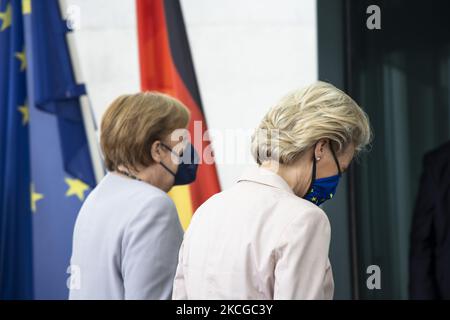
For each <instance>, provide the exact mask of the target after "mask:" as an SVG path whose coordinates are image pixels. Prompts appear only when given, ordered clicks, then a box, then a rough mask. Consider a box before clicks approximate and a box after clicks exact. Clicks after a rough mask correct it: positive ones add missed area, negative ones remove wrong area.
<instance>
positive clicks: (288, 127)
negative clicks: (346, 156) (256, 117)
mask: <svg viewBox="0 0 450 320" xmlns="http://www.w3.org/2000/svg"><path fill="white" fill-rule="evenodd" d="M262 132H263V134H262ZM261 137H263V138H262V139H261ZM371 138H372V131H371V128H370V124H369V119H368V117H367V114H366V113H365V112H364V111H363V110H362V109H361V108H360V107H359V106H358V105H357V104H356V102H355V101H353V99H352V98H350V97H349V96H348V95H347V94H345V93H344V92H342V91H341V90H339V89H337V88H336V87H334V86H333V85H331V84H329V83H326V82H322V81H318V82H316V83H313V84H311V85H309V86H307V87H305V88H303V89H300V90H296V91H293V92H291V93H290V94H288V95H287V96H285V97H284V98H283V99H281V100H280V102H279V103H278V104H277V105H275V106H274V107H273V108H272V109H270V110H269V112H268V113H267V114H266V115H265V117H264V118H263V120H262V121H261V123H260V125H259V127H258V128H257V129H256V132H255V134H254V135H253V136H252V147H251V148H252V154H253V157H254V158H255V160H256V161H257V162H258V163H261V161H262V160H267V159H273V160H277V161H279V162H280V163H282V164H290V163H292V162H294V161H295V160H296V159H298V158H299V157H300V156H301V155H302V154H303V153H304V152H305V151H306V150H308V149H309V148H311V147H313V146H314V145H315V144H316V143H317V142H318V141H319V140H320V139H329V140H330V141H331V143H332V145H333V147H334V148H335V151H336V152H337V153H339V152H341V151H342V150H345V148H346V147H347V146H348V145H349V144H351V143H353V144H354V145H355V149H356V152H357V153H358V152H360V151H361V150H363V149H364V148H365V147H366V146H367V145H369V143H370V141H371Z"/></svg>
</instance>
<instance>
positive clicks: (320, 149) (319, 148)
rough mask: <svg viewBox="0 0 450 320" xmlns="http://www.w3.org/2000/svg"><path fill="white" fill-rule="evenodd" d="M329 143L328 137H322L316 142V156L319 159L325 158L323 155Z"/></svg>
mask: <svg viewBox="0 0 450 320" xmlns="http://www.w3.org/2000/svg"><path fill="white" fill-rule="evenodd" d="M327 144H328V140H327V139H320V140H319V141H318V142H317V143H316V146H315V148H314V157H315V158H316V160H317V161H319V160H320V159H322V158H323V155H324V153H325V147H326V146H327Z"/></svg>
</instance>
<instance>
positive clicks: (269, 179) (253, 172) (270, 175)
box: [237, 167, 294, 194]
mask: <svg viewBox="0 0 450 320" xmlns="http://www.w3.org/2000/svg"><path fill="white" fill-rule="evenodd" d="M241 181H251V182H256V183H260V184H264V185H267V186H270V187H274V188H279V189H282V190H285V191H287V192H290V193H292V194H293V193H294V191H292V189H291V187H289V185H288V184H287V182H286V180H284V179H283V178H282V177H280V176H279V175H278V174H276V173H275V172H273V171H270V170H268V169H264V168H261V167H253V168H250V169H248V170H247V171H245V172H244V174H243V175H242V176H241V177H240V178H239V179H238V181H237V182H238V183H239V182H241Z"/></svg>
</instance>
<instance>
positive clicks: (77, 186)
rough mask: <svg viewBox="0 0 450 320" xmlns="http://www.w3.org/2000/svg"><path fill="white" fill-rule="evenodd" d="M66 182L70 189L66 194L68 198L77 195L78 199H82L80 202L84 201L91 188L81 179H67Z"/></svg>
mask: <svg viewBox="0 0 450 320" xmlns="http://www.w3.org/2000/svg"><path fill="white" fill-rule="evenodd" d="M64 180H65V181H66V183H67V185H68V186H69V189H67V192H66V196H67V197H70V196H73V195H76V196H77V197H78V199H80V201H83V200H84V192H85V191H86V190H88V189H89V186H88V185H87V184H86V183H84V182H83V181H81V180H79V179H71V178H65V179H64Z"/></svg>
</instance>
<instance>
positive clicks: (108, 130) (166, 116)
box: [100, 92, 190, 171]
mask: <svg viewBox="0 0 450 320" xmlns="http://www.w3.org/2000/svg"><path fill="white" fill-rule="evenodd" d="M189 118H190V113H189V110H188V109H187V108H186V107H185V106H184V105H183V104H182V103H181V102H180V101H178V100H176V99H175V98H172V97H170V96H168V95H165V94H162V93H158V92H142V93H136V94H125V95H122V96H120V97H118V98H117V99H116V100H114V101H113V103H112V104H111V105H110V106H109V108H108V109H107V110H106V112H105V114H104V115H103V118H102V123H101V135H100V145H101V148H102V152H103V156H104V159H105V165H106V168H107V169H108V170H109V171H114V170H116V169H117V167H118V166H119V165H123V166H125V167H126V168H129V169H131V168H133V169H135V170H136V169H137V167H138V166H148V165H150V164H152V163H153V158H152V156H151V146H152V144H153V142H155V141H156V140H162V139H164V138H165V137H166V136H167V135H168V134H170V133H172V132H173V131H174V130H176V129H183V128H186V127H187V125H188V123H189Z"/></svg>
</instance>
